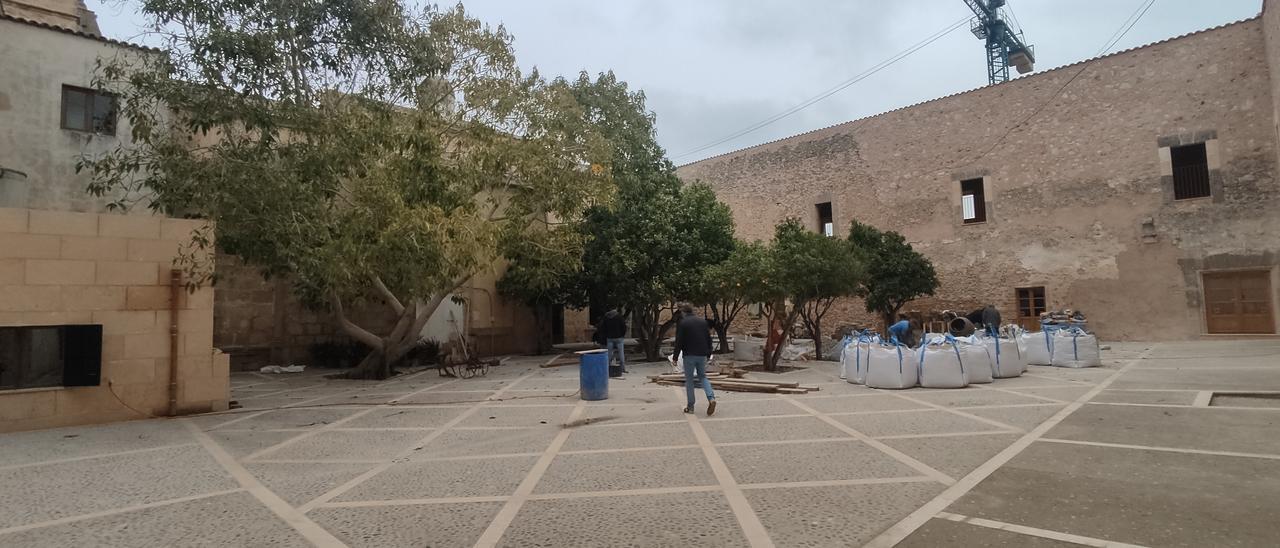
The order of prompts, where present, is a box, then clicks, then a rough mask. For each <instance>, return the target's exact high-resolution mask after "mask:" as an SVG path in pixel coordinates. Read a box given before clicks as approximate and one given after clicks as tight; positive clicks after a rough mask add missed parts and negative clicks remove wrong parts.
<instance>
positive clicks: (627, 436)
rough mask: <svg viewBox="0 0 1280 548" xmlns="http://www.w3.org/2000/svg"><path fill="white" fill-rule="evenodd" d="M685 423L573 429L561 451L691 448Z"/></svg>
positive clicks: (690, 438)
mask: <svg viewBox="0 0 1280 548" xmlns="http://www.w3.org/2000/svg"><path fill="white" fill-rule="evenodd" d="M697 443H698V440H697V439H695V438H694V437H693V430H691V429H690V428H689V423H687V422H683V421H681V422H674V423H663V424H622V425H608V424H607V423H606V425H604V426H583V427H581V428H574V429H573V432H572V433H570V434H569V438H568V439H567V440H565V443H564V446H563V447H561V448H560V450H561V451H581V450H590V449H610V448H612V449H630V448H633V447H661V446H666V445H695V444H697Z"/></svg>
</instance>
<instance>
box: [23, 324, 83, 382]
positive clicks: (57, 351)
mask: <svg viewBox="0 0 1280 548" xmlns="http://www.w3.org/2000/svg"><path fill="white" fill-rule="evenodd" d="M101 373H102V326H101V325H52V326H47V325H34V326H19V327H0V390H17V389H22V388H48V387H56V386H98V383H99V378H100V376H101Z"/></svg>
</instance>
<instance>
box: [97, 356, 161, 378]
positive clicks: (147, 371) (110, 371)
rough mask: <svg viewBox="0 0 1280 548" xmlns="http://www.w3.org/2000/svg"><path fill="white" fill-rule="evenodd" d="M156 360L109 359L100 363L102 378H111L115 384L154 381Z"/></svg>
mask: <svg viewBox="0 0 1280 548" xmlns="http://www.w3.org/2000/svg"><path fill="white" fill-rule="evenodd" d="M156 361H157V360H155V359H152V358H144V359H134V360H111V361H108V362H104V363H103V364H102V378H103V379H104V380H103V383H104V384H105V382H106V380H105V379H111V382H113V383H115V384H136V383H149V382H154V381H155V380H156V379H157V377H156Z"/></svg>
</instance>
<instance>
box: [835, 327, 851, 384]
mask: <svg viewBox="0 0 1280 548" xmlns="http://www.w3.org/2000/svg"><path fill="white" fill-rule="evenodd" d="M851 344H853V337H848V336H846V337H845V338H844V339H841V340H840V345H839V346H837V347H836V350H837V352H836V354H837V356H838V359H839V360H840V368H839V370H840V378H841V379H847V378H849V357H848V356H847V355H846V353H845V352H846V351H847V350H848V349H849V346H850V345H851Z"/></svg>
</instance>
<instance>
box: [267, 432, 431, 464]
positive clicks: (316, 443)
mask: <svg viewBox="0 0 1280 548" xmlns="http://www.w3.org/2000/svg"><path fill="white" fill-rule="evenodd" d="M427 433H428V431H427V430H377V431H374V430H364V431H351V430H343V431H332V430H329V431H323V432H320V433H317V434H316V435H314V436H311V437H308V438H305V439H301V440H298V441H295V442H292V443H289V444H287V445H284V446H282V447H280V448H279V449H274V450H271V451H268V452H266V453H263V454H262V455H260V456H259V458H262V459H304V460H314V461H333V460H353V459H357V460H359V459H365V460H367V459H390V458H391V457H394V456H396V455H397V454H399V453H401V452H403V451H405V450H407V449H409V448H410V447H412V446H413V444H414V443H415V442H416V441H417V440H420V439H422V438H423V437H425V436H426V435H427Z"/></svg>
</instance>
